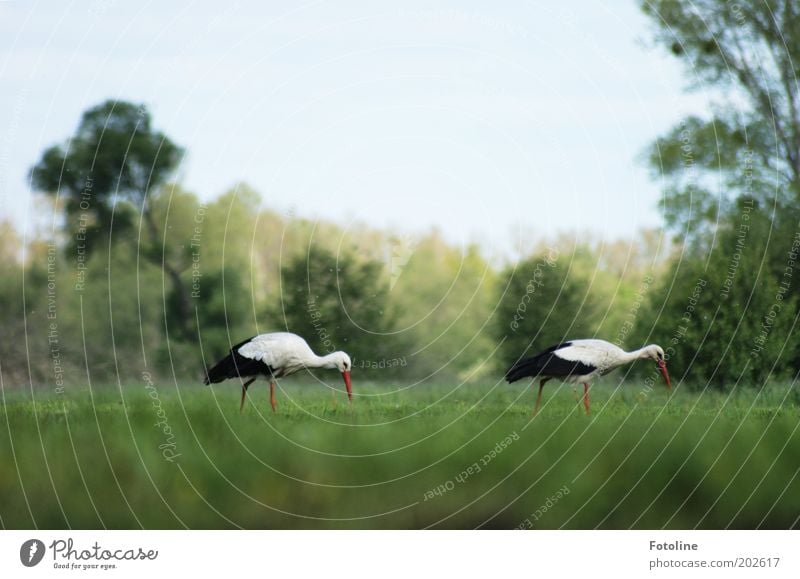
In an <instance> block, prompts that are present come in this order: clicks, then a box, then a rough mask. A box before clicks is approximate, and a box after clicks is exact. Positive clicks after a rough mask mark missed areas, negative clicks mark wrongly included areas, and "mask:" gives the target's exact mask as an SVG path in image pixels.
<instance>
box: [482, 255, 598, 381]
mask: <svg viewBox="0 0 800 579" xmlns="http://www.w3.org/2000/svg"><path fill="white" fill-rule="evenodd" d="M569 257H570V256H569V255H568V254H567V255H564V254H559V252H558V251H557V250H550V251H549V252H545V253H541V254H539V255H534V256H532V257H530V258H529V259H527V260H525V261H522V262H520V263H519V264H515V265H512V266H509V267H508V268H507V269H506V270H505V271H504V272H503V273H502V274H501V275H500V278H501V282H500V285H501V286H502V293H501V296H500V299H499V301H498V306H497V311H496V315H495V319H494V324H493V333H494V337H495V339H496V340H497V342H498V343H499V349H498V352H497V362H498V366H499V369H501V370H503V371H504V370H506V369H508V368H509V367H510V366H511V365H512V364H514V362H516V361H517V360H519V359H520V358H523V357H526V356H531V355H533V354H535V353H536V352H538V351H540V350H542V349H544V348H546V347H548V346H552V345H554V344H559V343H561V342H564V341H566V340H568V339H571V338H573V337H592V336H594V335H595V332H596V329H597V325H598V323H599V322H600V317H599V315H598V308H597V305H596V303H595V302H594V297H593V296H591V295H589V293H588V292H587V290H586V285H585V284H584V283H582V282H581V281H580V280H579V278H578V276H577V275H576V273H575V271H574V270H573V265H574V264H575V261H574V260H571V259H569Z"/></svg>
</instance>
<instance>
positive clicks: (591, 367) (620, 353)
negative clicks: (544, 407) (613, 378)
mask: <svg viewBox="0 0 800 579" xmlns="http://www.w3.org/2000/svg"><path fill="white" fill-rule="evenodd" d="M640 359H644V360H646V359H651V360H655V362H656V366H657V367H658V369H659V370H660V371H661V375H662V376H663V377H664V382H665V383H666V385H667V388H672V384H671V383H670V381H669V373H668V372H667V363H666V361H665V360H664V350H662V349H661V346H657V345H655V344H651V345H649V346H644V347H643V348H639V349H638V350H634V351H633V352H626V351H625V350H623V349H622V348H619V347H617V346H615V345H614V344H611V343H609V342H606V341H605V340H572V341H570V342H564V343H563V344H558V345H556V346H551V347H549V348H547V349H546V350H544V351H542V352H540V353H538V354H536V355H535V356H532V357H530V358H525V359H524V360H520V361H518V362H517V363H516V364H514V365H513V366H512V367H511V368H510V369H509V370H508V372H506V380H508V381H509V382H516V381H517V380H520V379H522V378H527V377H530V378H537V377H538V378H540V379H541V380H540V381H539V395H538V396H537V397H536V408H535V409H534V411H533V412H534V414H535V413H537V412H538V411H539V406H540V405H541V403H542V388H544V385H545V382H547V381H548V380H550V379H552V378H558V379H559V380H562V381H564V382H571V383H574V384H576V383H577V384H583V405H584V406H585V407H586V414H589V382H590V381H591V380H593V379H594V378H596V377H597V376H603V375H605V374H608V373H609V372H611V371H612V370H614V369H615V368H617V367H619V366H622V365H623V364H627V363H629V362H633V361H634V360H640Z"/></svg>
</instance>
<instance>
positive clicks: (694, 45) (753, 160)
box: [641, 0, 800, 235]
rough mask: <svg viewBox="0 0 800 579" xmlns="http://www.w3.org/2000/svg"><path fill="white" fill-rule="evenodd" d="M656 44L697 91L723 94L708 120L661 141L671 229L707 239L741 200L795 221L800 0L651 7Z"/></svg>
mask: <svg viewBox="0 0 800 579" xmlns="http://www.w3.org/2000/svg"><path fill="white" fill-rule="evenodd" d="M641 6H642V10H643V11H644V13H645V14H646V15H647V16H649V17H650V19H651V20H652V22H653V23H654V24H655V25H656V32H655V38H656V41H657V42H658V43H659V44H660V45H662V46H663V47H665V48H667V49H668V50H669V51H670V52H671V53H672V54H673V55H675V56H676V57H677V58H679V59H680V60H681V61H682V62H684V63H685V65H686V68H687V74H689V75H691V78H693V79H694V82H693V84H692V87H693V88H702V89H703V90H708V89H709V88H715V89H718V91H717V92H716V94H718V95H720V96H719V98H718V99H717V102H716V103H715V105H714V106H713V110H714V113H713V114H712V115H711V116H710V117H707V118H702V117H699V116H696V115H693V116H689V117H688V118H686V119H684V120H682V121H681V122H680V123H678V125H676V126H675V127H674V128H672V129H671V130H670V131H668V132H667V134H665V135H664V136H662V137H661V138H659V139H658V140H657V141H656V142H654V143H653V145H652V146H651V148H650V150H649V151H648V159H649V164H650V166H651V167H652V168H653V170H654V171H655V173H656V174H657V175H658V176H660V177H663V178H664V179H665V182H666V187H665V194H664V210H665V216H666V218H667V222H668V224H669V225H670V226H672V227H674V228H676V229H677V230H679V231H683V232H686V233H689V234H690V235H696V234H702V233H703V232H704V231H705V229H706V228H707V227H708V226H709V225H713V224H714V223H715V222H716V221H717V219H718V217H720V216H721V215H724V214H725V213H726V210H727V209H729V208H730V207H732V206H733V202H734V201H735V200H736V199H737V198H740V197H748V198H754V199H756V200H757V201H759V203H760V204H761V206H762V207H765V208H767V207H772V206H773V205H774V206H775V207H777V208H778V209H779V212H778V213H777V217H778V219H782V218H784V217H789V218H790V221H794V222H795V223H796V221H797V219H796V217H797V207H798V201H800V95H799V94H798V87H797V75H798V70H799V69H798V61H797V55H798V54H800V6H799V5H798V4H797V2H796V1H795V0H740V1H737V2H729V1H727V0H693V1H691V2H688V1H685V0H646V1H642V3H641Z"/></svg>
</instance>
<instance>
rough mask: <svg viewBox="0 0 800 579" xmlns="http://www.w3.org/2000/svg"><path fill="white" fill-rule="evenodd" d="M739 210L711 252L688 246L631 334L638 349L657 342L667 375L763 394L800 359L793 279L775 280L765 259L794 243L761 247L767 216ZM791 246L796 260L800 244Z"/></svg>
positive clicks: (743, 205) (752, 208) (745, 206)
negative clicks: (663, 354) (662, 351)
mask: <svg viewBox="0 0 800 579" xmlns="http://www.w3.org/2000/svg"><path fill="white" fill-rule="evenodd" d="M737 209H738V211H737V213H736V214H734V215H730V216H726V217H727V218H726V220H725V221H724V222H723V226H721V228H720V230H719V231H718V235H717V238H716V240H715V243H714V245H713V247H711V248H708V251H707V252H697V251H696V250H693V249H692V248H691V247H690V248H687V251H686V253H684V254H683V256H682V257H681V258H680V259H677V260H676V261H675V262H674V263H673V265H672V271H671V273H670V274H669V275H667V276H664V277H663V278H662V281H661V283H660V284H659V286H658V288H657V289H656V290H655V291H653V292H652V293H650V296H649V301H648V304H647V305H646V306H645V311H644V313H643V316H642V318H643V320H642V323H641V324H639V325H638V326H637V329H636V336H637V337H636V339H637V340H638V341H639V342H641V343H645V342H648V341H651V340H652V338H653V337H657V340H658V342H659V343H660V344H661V345H662V346H663V347H664V348H665V350H666V352H667V355H668V358H669V366H670V369H671V371H672V373H673V375H674V376H675V377H676V378H679V377H680V378H681V379H682V380H684V381H686V382H687V383H688V384H689V385H691V386H693V387H696V388H701V389H705V388H711V389H718V390H723V391H730V390H732V389H734V388H737V387H749V386H755V387H758V388H762V387H764V386H765V385H767V384H768V383H770V382H773V381H775V380H779V379H781V378H783V377H786V375H787V374H788V373H790V372H791V371H792V364H791V361H792V360H796V359H797V355H798V353H800V350H799V349H798V348H800V340H799V339H798V338H800V335H798V332H797V331H796V329H795V327H794V326H795V323H796V315H797V305H798V304H797V296H796V295H795V294H793V293H792V292H791V291H790V283H789V281H790V280H791V276H788V277H786V276H782V277H780V278H776V277H775V276H774V275H773V273H772V270H771V269H770V265H769V261H768V258H769V255H770V254H771V253H777V252H778V251H780V253H781V254H782V255H783V256H784V258H785V256H786V254H787V253H789V252H792V240H791V239H781V238H777V239H775V240H774V241H773V243H772V245H777V246H778V247H772V246H765V245H764V240H767V239H769V238H770V228H771V223H772V221H771V218H770V217H771V216H770V215H769V214H768V213H767V212H766V211H764V210H763V209H761V208H759V207H757V206H756V205H755V204H754V203H748V202H747V201H746V200H743V201H742V202H740V204H739V206H738V208H737ZM794 243H795V249H794V254H795V255H797V250H798V248H800V238H798V239H797V240H796V241H795V242H794ZM784 265H785V263H784ZM651 321H652V322H651Z"/></svg>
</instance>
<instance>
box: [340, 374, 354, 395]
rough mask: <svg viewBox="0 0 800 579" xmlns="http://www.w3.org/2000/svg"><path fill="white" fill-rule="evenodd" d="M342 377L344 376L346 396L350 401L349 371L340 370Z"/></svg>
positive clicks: (351, 391)
mask: <svg viewBox="0 0 800 579" xmlns="http://www.w3.org/2000/svg"><path fill="white" fill-rule="evenodd" d="M342 378H344V385H345V387H346V388H347V398H348V399H349V400H350V402H352V401H353V385H352V384H351V383H350V371H349V370H345V371H344V372H342Z"/></svg>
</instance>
